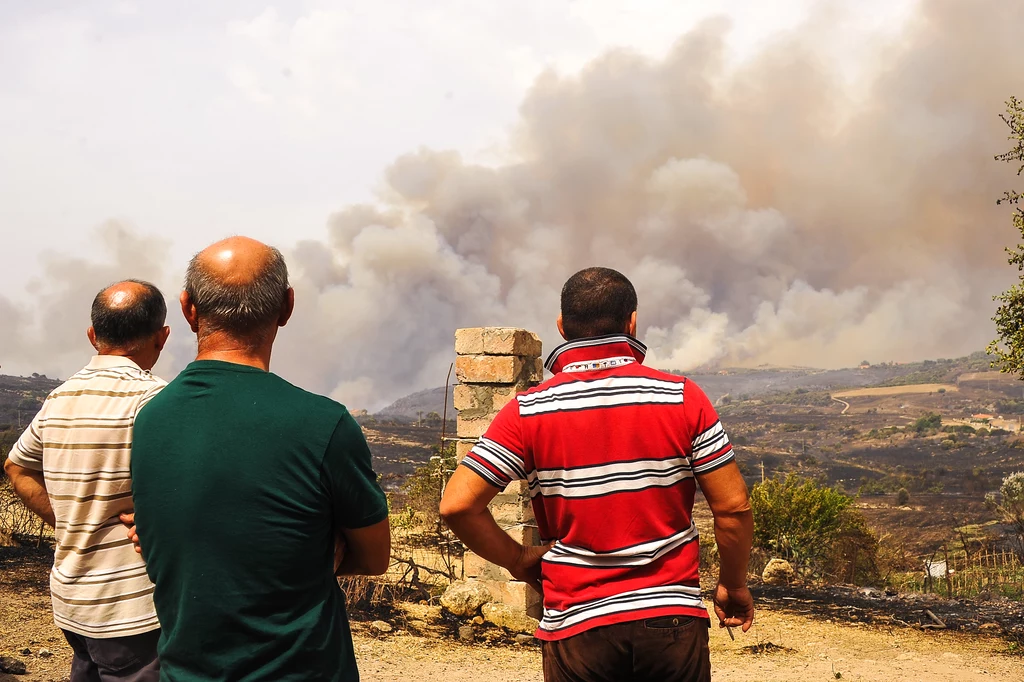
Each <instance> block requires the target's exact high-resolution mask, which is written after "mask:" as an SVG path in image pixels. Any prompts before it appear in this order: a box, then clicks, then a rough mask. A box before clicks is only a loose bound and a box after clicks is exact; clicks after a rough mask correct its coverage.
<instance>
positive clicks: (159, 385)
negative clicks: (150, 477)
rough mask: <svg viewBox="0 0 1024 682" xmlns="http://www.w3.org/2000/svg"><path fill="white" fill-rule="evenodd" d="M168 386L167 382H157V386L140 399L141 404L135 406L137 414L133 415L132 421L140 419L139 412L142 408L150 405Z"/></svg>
mask: <svg viewBox="0 0 1024 682" xmlns="http://www.w3.org/2000/svg"><path fill="white" fill-rule="evenodd" d="M166 386H167V384H166V383H165V382H163V381H159V382H157V384H156V385H154V386H153V387H152V388H150V389H148V390H147V391H146V392H145V393H143V394H142V397H141V398H139V402H138V403H137V404H136V405H135V413H134V414H133V415H132V419H133V420H134V419H135V418H136V417H138V416H139V412H140V411H142V408H143V407H145V406H146V405H148V404H149V401H150V400H152V399H153V398H155V397H156V394H157V393H159V392H160V391H162V390H164V388H165V387H166Z"/></svg>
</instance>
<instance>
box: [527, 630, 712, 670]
mask: <svg viewBox="0 0 1024 682" xmlns="http://www.w3.org/2000/svg"><path fill="white" fill-rule="evenodd" d="M543 652H544V681H545V682H627V681H628V682H711V658H710V653H709V650H708V621H707V619H705V618H694V617H692V616H666V617H663V618H651V619H648V620H635V621H632V622H629V623H618V624H616V625H607V626H605V627H600V628H594V629H593V630H587V631H586V632H582V633H580V634H578V635H576V636H574V637H569V638H567V639H563V640H560V641H557V642H544V643H543Z"/></svg>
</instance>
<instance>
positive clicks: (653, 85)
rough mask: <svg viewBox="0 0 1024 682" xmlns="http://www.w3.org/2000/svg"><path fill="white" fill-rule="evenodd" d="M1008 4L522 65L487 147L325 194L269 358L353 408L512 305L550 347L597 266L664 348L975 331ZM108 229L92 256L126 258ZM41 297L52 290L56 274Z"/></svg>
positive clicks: (1000, 146)
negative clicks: (375, 186)
mask: <svg viewBox="0 0 1024 682" xmlns="http://www.w3.org/2000/svg"><path fill="white" fill-rule="evenodd" d="M1021 25H1024V4H1022V3H1006V2H999V1H997V0H979V1H978V2H972V3H964V2H960V1H958V0H925V1H924V2H922V4H921V5H920V7H919V8H918V10H917V14H916V15H915V17H913V19H912V20H911V21H910V22H909V23H908V25H907V26H906V28H905V30H904V32H903V33H902V34H901V35H900V36H898V38H897V39H896V40H894V41H893V42H892V43H891V44H888V45H884V46H881V47H879V48H878V50H877V53H876V54H875V57H874V58H875V59H876V62H877V65H878V66H877V69H876V72H875V75H874V77H873V78H872V79H871V80H870V82H868V83H854V84H848V83H847V81H846V79H845V77H844V74H843V70H842V65H841V64H837V63H833V62H832V61H830V59H829V58H828V56H827V55H828V50H827V49H826V47H827V45H828V43H829V41H830V40H832V39H833V38H834V37H835V36H836V34H837V33H838V32H841V31H842V23H841V21H838V20H837V19H836V16H835V14H834V13H829V12H821V13H818V14H816V15H814V18H813V19H812V20H811V21H809V22H808V23H807V24H806V25H805V26H802V27H800V28H799V29H797V30H795V31H793V32H792V33H790V34H788V35H785V36H780V37H778V38H777V39H776V40H775V41H774V42H773V43H772V44H770V45H769V46H768V47H766V48H765V49H764V50H763V51H762V52H761V53H760V54H758V55H757V56H755V57H754V58H752V59H750V60H748V61H747V62H745V63H743V64H742V65H740V66H739V67H736V68H732V67H730V66H729V65H728V60H727V50H726V46H725V41H724V38H725V36H726V34H727V32H728V30H729V28H728V24H727V23H726V22H724V21H721V20H710V21H707V22H705V23H703V24H702V25H700V26H699V27H697V28H696V29H695V30H693V31H692V32H690V33H689V34H687V35H685V36H683V37H682V38H681V39H680V41H679V42H678V44H677V45H676V46H675V48H674V49H673V50H672V51H671V52H670V53H669V54H668V55H667V56H666V57H665V58H664V59H661V60H651V59H648V58H645V57H642V56H639V55H636V54H633V53H630V52H626V51H614V52H611V53H608V54H605V55H603V56H601V57H599V58H598V59H596V60H594V61H593V62H592V63H590V64H589V65H588V66H587V67H586V68H585V69H584V70H583V71H582V72H581V73H579V74H573V75H558V74H556V73H554V72H549V73H545V74H543V75H542V76H541V77H540V78H538V80H537V81H536V83H535V84H534V85H533V87H532V88H531V90H530V91H529V93H528V95H527V96H526V98H525V100H524V102H523V103H522V106H521V110H520V114H521V116H520V122H519V125H518V126H517V128H516V130H515V131H514V134H513V136H512V139H511V140H510V141H509V144H510V148H511V150H512V154H511V157H510V160H509V161H508V162H506V163H504V164H502V165H496V166H482V165H474V164H472V163H468V162H467V161H465V160H464V159H463V158H461V157H460V155H459V154H458V153H455V152H452V151H438V150H431V149H420V150H418V151H415V152H412V153H409V154H407V155H405V156H402V157H400V158H398V159H396V160H395V161H394V163H393V164H392V165H391V166H390V167H389V168H388V169H387V171H386V173H385V177H384V182H383V189H382V190H381V193H380V197H379V201H378V202H376V203H375V204H374V205H359V206H350V207H346V208H343V209H341V210H340V211H338V212H337V213H336V214H334V215H332V216H331V217H330V219H329V221H328V226H327V229H328V237H327V239H326V240H325V241H309V242H302V243H300V244H298V245H297V246H296V247H295V248H294V249H293V250H292V251H291V252H290V253H289V264H290V267H291V269H292V272H293V280H294V284H295V286H296V290H297V311H296V315H295V317H294V321H293V322H292V324H291V325H290V326H289V329H287V330H286V331H285V332H284V333H283V334H282V336H281V337H280V338H281V340H280V347H279V351H278V355H277V358H276V359H275V369H277V370H278V371H280V372H281V373H282V374H283V375H284V376H286V377H288V378H290V379H292V380H293V381H296V382H297V383H299V384H301V385H303V386H306V387H308V388H311V389H313V390H318V391H321V392H325V393H328V394H331V395H333V396H335V397H337V398H339V399H341V400H343V401H345V402H347V403H348V404H350V405H352V406H357V407H358V406H367V407H377V406H380V405H381V404H383V403H386V402H388V401H390V400H391V399H394V398H396V397H399V396H401V395H404V394H406V393H409V392H411V391H413V390H417V389H420V388H424V387H427V386H436V385H440V384H441V383H442V382H443V380H444V377H445V374H446V372H447V369H448V363H449V362H450V361H451V359H452V333H453V331H454V329H455V328H457V327H462V326H478V325H491V324H500V325H515V326H523V327H527V328H530V329H533V330H535V331H537V332H539V333H541V335H542V337H543V339H544V341H545V347H546V349H551V348H553V347H554V345H556V344H557V342H558V341H559V338H558V336H557V332H556V331H555V329H554V319H555V317H556V315H557V313H558V292H559V290H560V287H561V285H562V283H563V282H564V281H565V279H566V278H567V277H568V276H569V275H571V274H572V273H573V272H575V271H576V270H578V269H580V268H583V267H586V266H590V265H598V264H599V265H606V266H609V267H614V268H616V269H619V270H621V271H622V272H624V273H626V274H627V276H629V277H630V278H631V279H632V280H633V281H634V283H635V284H636V286H637V289H638V294H639V298H640V310H639V318H640V336H641V338H642V339H643V340H645V341H646V342H647V343H648V345H649V346H650V347H651V351H652V353H651V355H652V357H651V360H650V362H651V363H653V364H655V365H656V366H659V367H663V368H671V369H681V370H686V369H691V368H694V367H698V366H702V365H707V364H713V363H719V364H724V365H729V364H744V365H759V364H773V365H802V366H818V367H835V366H848V365H851V364H854V363H856V362H859V361H860V360H862V359H865V358H867V359H870V360H872V361H882V360H911V359H920V358H925V357H942V356H954V355H960V354H966V353H969V352H972V351H975V350H978V349H981V348H982V347H983V346H984V344H985V343H986V341H987V340H988V339H989V338H990V337H991V336H992V334H993V326H992V324H991V322H990V319H989V318H990V317H991V315H992V310H993V304H992V303H991V300H990V299H991V296H992V295H993V294H994V293H997V292H998V291H1000V290H1002V289H1003V288H1005V287H1006V285H1007V284H1008V283H1010V282H1011V281H1012V279H1013V277H1014V274H1015V273H1013V272H1012V271H1009V268H1008V267H1006V266H1005V258H1004V255H1003V251H1002V247H1003V246H1004V245H1007V244H1009V243H1011V242H1013V241H1014V239H1015V237H1016V235H1015V234H1014V233H1013V229H1012V225H1011V223H1010V220H1009V215H1008V213H1007V212H1006V211H1005V210H1002V209H1000V208H998V207H997V206H996V205H995V198H996V197H997V196H998V195H999V193H1000V192H1001V190H1002V189H1003V188H1005V187H1007V186H1008V185H1009V184H1011V183H1012V181H1013V176H1012V169H1009V168H1008V167H1004V166H1001V165H1000V164H997V163H996V162H994V161H993V159H992V157H993V155H994V154H996V153H999V152H1000V151H1003V150H1004V148H1005V147H1006V144H1007V143H1006V141H1005V137H1006V131H1005V128H1004V127H1003V126H1002V124H1001V122H1000V121H999V119H998V117H997V114H998V113H999V112H1000V111H1001V110H1002V109H1003V102H1004V100H1005V99H1006V98H1007V97H1008V96H1009V95H1011V94H1014V93H1013V89H1014V88H1019V87H1020V84H1021V81H1020V74H1021V72H1022V68H1021V67H1022V66H1024V57H1022V56H1021V52H1020V49H1019V45H1020V43H1019V27H1020V26H1021ZM121 239H122V241H121V242H120V243H121V244H122V248H121V250H117V249H115V253H116V254H119V255H117V256H116V257H115V258H114V265H111V266H108V268H113V270H116V269H117V267H118V266H122V265H123V266H124V267H125V268H126V270H125V272H129V271H130V272H131V273H137V272H139V271H140V264H139V262H138V261H137V260H134V257H132V258H128V257H127V256H126V253H127V251H128V250H130V249H127V247H124V244H125V243H126V241H130V238H129V237H125V236H123V235H122V238H121ZM147 252H148V253H150V254H153V253H154V250H153V248H152V245H147ZM119 259H122V260H119ZM129 264H130V265H131V267H130V268H128V265H129ZM183 265H184V264H181V266H180V267H176V268H175V271H176V272H177V271H178V270H180V269H182V268H183ZM45 266H46V265H45V264H44V267H45ZM146 266H147V267H151V268H152V269H153V270H154V271H160V266H161V262H160V261H159V259H156V258H155V257H154V256H151V259H150V260H149V261H147V262H146ZM78 267H79V268H80V269H81V271H82V273H81V274H82V275H83V276H85V275H88V276H90V277H93V278H94V279H95V277H97V276H98V274H97V273H96V272H94V271H93V270H90V268H93V267H94V266H90V265H88V264H85V263H79V264H78ZM60 270H61V273H64V274H60V273H56V272H55V273H54V274H55V276H61V277H63V279H60V280H59V281H61V282H67V283H68V286H69V287H70V286H72V285H71V282H72V281H76V280H74V277H75V276H77V275H71V274H66V268H64V267H63V266H62V267H61V268H60ZM113 270H104V271H103V273H102V274H103V275H104V276H107V275H108V274H112V272H113ZM122 276H123V275H122ZM97 286H98V285H97ZM51 289H52V287H51ZM58 289H59V287H58ZM55 291H56V290H55ZM175 291H176V289H175ZM40 296H41V299H40V300H41V301H43V303H44V306H43V307H44V308H46V307H48V306H55V307H56V308H57V309H63V308H62V306H64V303H65V299H63V298H61V296H60V293H59V291H57V293H50V294H46V293H45V292H42V293H41V294H40ZM46 296H50V297H51V298H50V299H47V298H46ZM54 296H55V297H56V298H53V297H54ZM68 300H70V299H68ZM0 306H7V308H3V307H0V314H2V315H3V316H4V317H5V319H6V318H7V317H8V316H9V315H10V316H13V317H12V319H14V320H15V324H14V327H15V328H18V327H19V325H20V326H21V327H26V326H30V323H29V322H26V321H25V319H23V318H24V315H25V313H24V311H21V312H19V311H18V310H14V311H13V312H11V311H10V304H9V303H5V302H4V301H2V300H0ZM68 314H72V312H71V311H70V310H68ZM73 314H76V315H80V313H79V311H74V313H73ZM19 315H21V316H22V317H21V318H19V317H18V316H19ZM49 317H50V316H49V315H48V318H49ZM19 320H21V322H19ZM22 336H24V334H22ZM179 336H180V335H179ZM0 343H5V344H7V345H6V347H0V351H2V352H4V353H5V354H6V353H10V352H11V344H12V343H13V344H14V345H15V347H21V346H20V345H19V343H20V342H19V341H18V340H17V338H15V339H14V340H13V342H12V339H11V338H8V339H6V340H3V341H0ZM60 348H62V347H56V348H53V349H42V348H40V349H38V350H37V351H36V352H37V355H36V357H38V358H39V361H40V362H44V361H47V358H45V357H44V355H45V353H52V352H57V353H58V354H59V352H60ZM44 350H45V353H44Z"/></svg>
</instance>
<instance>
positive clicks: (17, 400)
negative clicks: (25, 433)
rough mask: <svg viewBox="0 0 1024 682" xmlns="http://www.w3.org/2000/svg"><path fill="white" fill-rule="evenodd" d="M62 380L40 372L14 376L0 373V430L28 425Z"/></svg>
mask: <svg viewBox="0 0 1024 682" xmlns="http://www.w3.org/2000/svg"><path fill="white" fill-rule="evenodd" d="M60 383H61V382H60V381H58V380H56V379H50V378H48V377H45V376H42V375H40V374H33V375H32V376H30V377H12V376H4V375H2V374H0V431H3V430H6V429H17V428H18V426H19V424H20V425H21V426H27V425H28V423H29V422H30V421H32V417H34V416H35V415H36V412H38V411H39V408H40V407H42V405H43V400H44V399H45V398H46V396H47V395H48V394H49V393H50V391H52V390H53V389H55V388H57V387H58V386H59V385H60Z"/></svg>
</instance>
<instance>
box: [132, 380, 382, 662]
mask: <svg viewBox="0 0 1024 682" xmlns="http://www.w3.org/2000/svg"><path fill="white" fill-rule="evenodd" d="M131 461H132V487H133V493H134V498H135V514H136V517H135V520H136V524H137V526H138V529H139V537H140V542H141V545H142V550H143V556H144V557H145V559H146V565H147V570H148V572H149V577H150V578H151V579H152V581H153V583H154V584H155V585H156V592H155V593H154V599H155V601H156V610H157V615H158V616H159V618H160V623H161V627H162V633H161V636H160V644H159V655H160V659H161V676H160V677H161V680H173V681H174V682H179V681H186V682H192V681H199V680H203V681H207V680H232V681H234V680H246V681H255V680H267V681H271V680H273V681H274V682H279V681H282V680H296V681H297V680H303V681H305V680H332V681H338V682H341V681H348V680H358V679H359V673H358V671H357V670H356V661H355V654H354V653H353V649H352V636H351V633H350V631H349V626H348V616H347V614H346V612H345V601H344V596H343V594H342V592H341V590H340V589H339V587H338V583H337V580H335V578H334V575H333V570H332V569H333V561H334V541H333V537H334V529H335V528H362V527H366V526H369V525H372V524H375V523H378V522H380V521H382V520H384V519H385V518H386V517H387V513H388V511H387V501H386V499H385V497H384V493H383V492H381V489H380V487H379V486H378V485H377V482H376V480H377V477H376V475H375V474H374V472H373V469H372V467H371V463H370V452H369V449H368V448H367V445H366V440H365V439H364V438H363V434H362V431H361V430H360V428H359V425H358V424H356V422H355V420H354V419H353V418H352V417H351V416H350V415H349V413H348V411H347V410H346V409H345V408H344V406H342V405H340V404H338V403H336V402H334V401H333V400H330V399H328V398H324V397H322V396H318V395H314V394H312V393H307V392H306V391H303V390H301V389H299V388H296V387H295V386H292V385H291V384H289V383H288V382H286V381H284V380H283V379H281V378H280V377H278V376H276V375H274V374H270V373H267V372H263V371H261V370H259V369H256V368H253V367H247V366H245V365H238V364H233V363H227V362H218V361H213V360H204V361H197V362H193V363H192V364H190V365H189V366H188V367H186V368H185V370H184V371H183V372H182V373H181V374H179V375H178V377H177V378H176V379H175V380H174V381H172V382H171V383H170V384H169V385H168V386H167V387H166V388H165V389H164V390H163V391H161V392H160V393H159V394H158V395H157V396H156V397H155V398H153V400H152V401H150V402H149V404H148V405H147V406H146V407H145V408H143V409H142V411H141V412H140V413H139V415H138V418H137V419H136V421H135V433H134V437H133V444H132V460H131Z"/></svg>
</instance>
